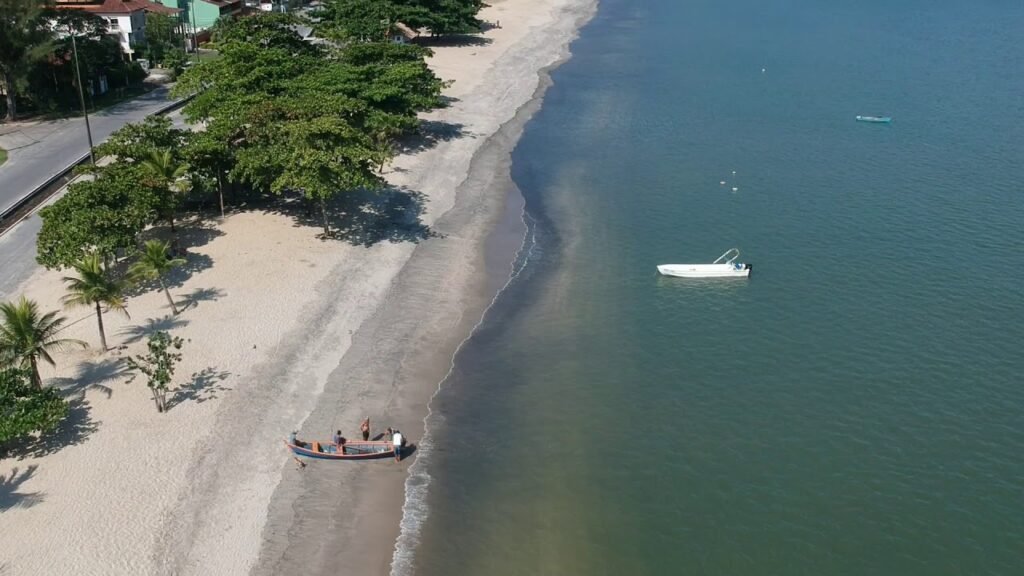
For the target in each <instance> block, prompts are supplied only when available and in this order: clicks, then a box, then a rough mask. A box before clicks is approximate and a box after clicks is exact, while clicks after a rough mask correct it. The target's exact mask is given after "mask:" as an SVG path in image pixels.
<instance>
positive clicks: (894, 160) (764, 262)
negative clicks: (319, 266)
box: [407, 0, 1024, 576]
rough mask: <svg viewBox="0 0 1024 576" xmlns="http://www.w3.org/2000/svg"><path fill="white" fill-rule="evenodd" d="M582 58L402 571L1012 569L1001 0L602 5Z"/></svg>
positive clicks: (1006, 17) (555, 92) (461, 376)
mask: <svg viewBox="0 0 1024 576" xmlns="http://www.w3.org/2000/svg"><path fill="white" fill-rule="evenodd" d="M573 52H574V57H573V59H572V60H570V61H569V62H568V63H566V64H565V65H563V66H562V67H561V68H559V69H558V70H557V71H556V72H555V73H554V76H553V77H554V80H555V86H554V87H553V88H552V89H551V90H550V91H549V92H548V93H547V96H546V99H545V102H544V106H543V108H542V110H541V112H540V113H538V114H537V116H535V118H534V119H533V121H532V122H531V123H530V124H529V125H528V127H527V130H526V133H525V135H524V137H523V139H522V141H521V142H520V144H519V146H518V148H517V150H516V152H515V155H514V167H513V176H514V178H515V180H516V182H517V184H518V186H519V187H520V189H521V190H522V192H523V194H524V195H525V197H526V199H527V209H528V211H529V214H530V217H531V218H532V219H533V220H534V223H533V227H532V229H531V235H534V236H535V241H534V242H533V243H532V244H531V246H530V247H529V251H530V252H529V257H528V258H526V263H525V267H524V269H523V272H522V274H521V275H520V276H519V278H518V279H517V280H515V281H514V282H513V283H512V284H511V286H510V287H509V288H508V290H507V291H506V292H505V293H504V294H503V296H502V297H501V298H500V299H499V301H498V303H497V305H496V306H495V307H494V308H493V309H492V310H491V312H490V313H489V315H488V317H487V320H486V322H485V324H484V326H483V327H482V329H481V330H480V331H479V332H478V333H477V335H476V336H475V337H474V338H473V339H472V340H471V341H470V342H469V343H468V344H467V345H466V347H465V348H464V349H463V350H462V352H461V353H460V355H459V356H458V357H457V361H456V367H455V370H454V372H453V374H452V376H451V378H450V379H449V380H448V381H446V382H445V384H444V386H443V389H442V391H441V392H440V393H439V395H438V396H437V397H436V398H435V401H434V403H433V410H434V413H433V415H432V416H431V417H430V419H429V420H428V423H429V426H430V428H431V439H430V440H429V442H428V444H429V446H428V448H427V449H425V450H424V451H423V452H422V454H423V459H422V461H421V462H419V463H418V466H420V470H421V472H420V473H421V475H423V477H426V475H429V479H430V480H429V489H428V491H427V495H426V497H425V499H424V500H423V501H422V502H421V504H422V505H423V507H424V508H423V509H427V510H429V515H428V516H427V517H426V521H425V523H424V524H423V526H422V528H421V531H420V533H419V546H418V547H416V548H415V550H414V556H413V560H412V572H413V573H415V574H417V575H420V576H451V575H491V576H503V575H534V574H551V575H563V574H565V575H569V574H588V575H589V574H598V575H602V574H607V575H616V576H618V575H646V574H651V575H663V574H708V575H721V576H746V575H750V576H763V575H768V574H779V575H782V574H785V575H804V574H806V575H813V576H831V575H850V576H864V575H890V574H891V575H899V576H907V575H928V576H940V575H950V576H952V575H980V574H1005V575H1020V574H1024V197H1022V194H1024V184H1022V183H1024V2H1021V1H1020V0H1006V1H1002V0H989V1H985V0H977V1H972V2H963V1H952V0H927V1H925V0H920V1H916V0H886V1H882V0H861V1H852V0H851V1H842V0H832V1H827V2H826V1H821V0H793V1H779V0H732V1H722V0H603V2H602V5H601V8H600V11H599V13H598V15H597V16H596V17H595V19H594V20H593V21H592V22H591V23H590V24H589V25H588V26H587V27H586V28H585V29H584V30H583V31H582V35H581V37H580V39H579V40H578V41H577V42H576V43H575V44H574V45H573ZM857 114H873V115H887V116H892V117H893V118H894V121H893V123H892V125H889V126H885V125H871V124H862V123H858V122H855V121H854V116H855V115H857ZM734 171H735V173H734ZM723 180H724V181H726V184H724V185H722V184H720V182H721V181H723ZM734 187H735V188H737V190H735V191H733V188H734ZM733 246H736V247H738V248H740V249H741V250H742V251H743V257H744V260H745V261H748V262H752V263H753V264H754V274H753V276H752V277H751V278H750V279H749V280H739V281H737V280H719V281H687V280H682V279H667V278H660V277H658V276H657V274H656V271H655V265H656V264H659V263H668V262H673V261H675V262H707V261H710V260H713V259H714V258H715V257H717V256H718V255H719V254H720V253H722V252H723V251H725V250H726V249H728V248H731V247H733ZM421 479H422V478H421ZM407 552H413V551H412V550H409V551H407Z"/></svg>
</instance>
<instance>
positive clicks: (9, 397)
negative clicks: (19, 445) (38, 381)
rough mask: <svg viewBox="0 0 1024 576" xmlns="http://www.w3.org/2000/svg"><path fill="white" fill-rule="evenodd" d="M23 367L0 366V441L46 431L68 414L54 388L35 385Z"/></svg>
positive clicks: (53, 427)
mask: <svg viewBox="0 0 1024 576" xmlns="http://www.w3.org/2000/svg"><path fill="white" fill-rule="evenodd" d="M31 378H32V377H31V375H30V374H29V373H28V372H27V371H25V370H19V369H10V368H8V369H3V370H0V445H2V444H4V443H6V442H8V441H10V440H13V439H15V438H18V437H21V436H27V435H29V434H33V433H37V432H49V431H51V430H53V429H55V428H56V427H57V425H58V424H60V422H61V420H63V419H64V417H65V416H67V415H68V404H67V402H65V401H64V399H63V398H61V397H60V394H59V393H58V392H57V390H56V389H54V388H50V387H47V388H37V387H36V386H34V385H33V384H32V380H31Z"/></svg>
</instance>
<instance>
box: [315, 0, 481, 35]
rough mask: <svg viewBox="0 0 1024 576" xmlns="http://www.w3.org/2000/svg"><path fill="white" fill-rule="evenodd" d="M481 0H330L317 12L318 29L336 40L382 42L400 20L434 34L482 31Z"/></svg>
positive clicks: (322, 33) (320, 32)
mask: <svg viewBox="0 0 1024 576" xmlns="http://www.w3.org/2000/svg"><path fill="white" fill-rule="evenodd" d="M483 6H484V3H483V2H482V0H327V1H326V2H324V3H323V4H322V6H321V8H320V10H318V11H317V12H316V19H317V25H316V29H317V32H318V33H319V34H321V35H322V36H324V37H325V38H330V39H332V40H336V41H342V42H344V41H356V42H382V41H385V40H387V39H388V37H389V36H390V34H391V32H393V31H394V29H395V25H396V24H398V23H399V22H401V23H403V24H406V25H408V26H411V27H412V28H416V29H420V28H426V29H427V30H429V31H430V33H431V34H433V35H435V36H441V35H446V34H472V33H476V32H479V31H480V27H481V25H482V22H481V21H480V20H479V19H478V18H477V17H476V16H477V14H478V13H479V12H480V9H481V8H483Z"/></svg>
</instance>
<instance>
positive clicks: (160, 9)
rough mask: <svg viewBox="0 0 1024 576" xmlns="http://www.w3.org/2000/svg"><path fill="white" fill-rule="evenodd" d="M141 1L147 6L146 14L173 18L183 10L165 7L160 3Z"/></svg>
mask: <svg viewBox="0 0 1024 576" xmlns="http://www.w3.org/2000/svg"><path fill="white" fill-rule="evenodd" d="M140 1H141V2H143V3H145V4H146V5H147V6H146V8H145V10H146V12H153V13H154V14H167V15H168V16H173V15H175V14H177V13H178V12H181V8H171V7H170V6H164V5H163V4H161V3H159V2H150V1H149V0H140Z"/></svg>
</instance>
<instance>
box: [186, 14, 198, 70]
mask: <svg viewBox="0 0 1024 576" xmlns="http://www.w3.org/2000/svg"><path fill="white" fill-rule="evenodd" d="M193 2H195V0H188V11H189V13H190V14H191V16H192V54H194V55H195V58H194V60H193V61H194V62H198V61H199V41H198V40H197V39H196V7H195V6H193V5H192V3H193Z"/></svg>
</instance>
